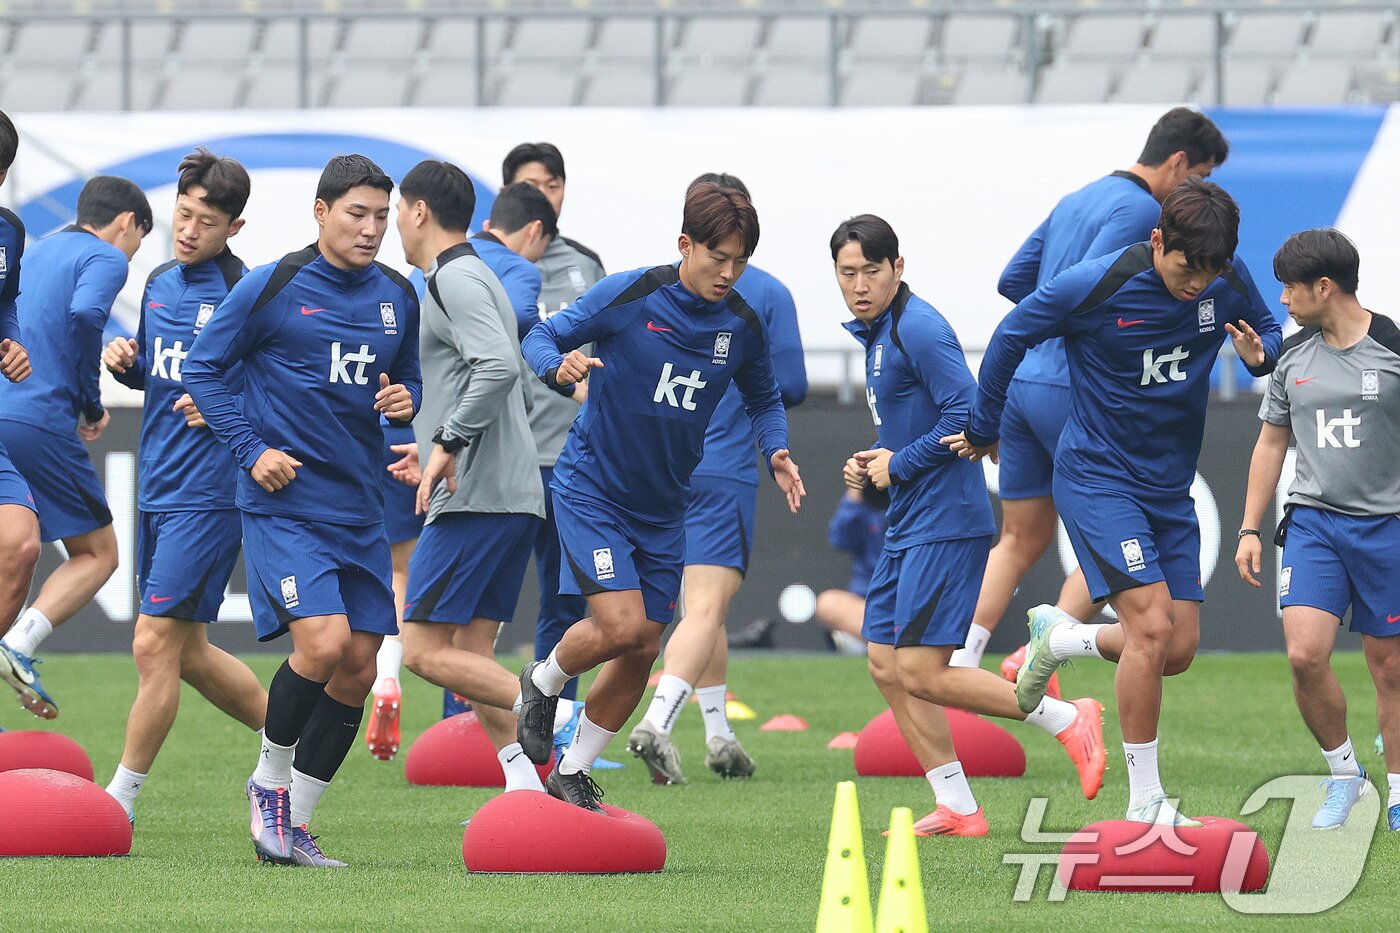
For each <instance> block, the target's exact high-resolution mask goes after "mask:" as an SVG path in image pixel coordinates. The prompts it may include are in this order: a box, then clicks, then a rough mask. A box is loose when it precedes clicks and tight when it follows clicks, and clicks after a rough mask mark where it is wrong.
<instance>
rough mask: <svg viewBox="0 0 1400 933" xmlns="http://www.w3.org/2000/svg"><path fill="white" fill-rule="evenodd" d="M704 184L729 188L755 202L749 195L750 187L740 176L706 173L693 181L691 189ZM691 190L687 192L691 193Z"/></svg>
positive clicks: (726, 173) (725, 173) (724, 173)
mask: <svg viewBox="0 0 1400 933" xmlns="http://www.w3.org/2000/svg"><path fill="white" fill-rule="evenodd" d="M704 182H709V183H710V184H712V185H719V186H720V187H721V188H728V189H729V190H730V191H737V192H739V193H740V194H742V195H743V196H744V197H746V198H748V199H749V201H750V202H752V201H753V195H751V194H749V187H748V185H746V184H744V183H743V182H742V181H740V180H739V176H738V175H730V174H729V173H728V172H706V173H705V174H703V175H701V176H700V177H698V178H696V179H695V180H694V181H692V182H691V183H690V188H694V187H695V186H696V185H699V184H703V183H704ZM690 188H687V189H686V190H687V191H689V190H690Z"/></svg>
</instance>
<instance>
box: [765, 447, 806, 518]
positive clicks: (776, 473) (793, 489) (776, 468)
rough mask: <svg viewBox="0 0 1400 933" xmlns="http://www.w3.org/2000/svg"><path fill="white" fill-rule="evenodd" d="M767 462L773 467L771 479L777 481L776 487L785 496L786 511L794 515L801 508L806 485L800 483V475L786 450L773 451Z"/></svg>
mask: <svg viewBox="0 0 1400 933" xmlns="http://www.w3.org/2000/svg"><path fill="white" fill-rule="evenodd" d="M768 463H769V465H770V466H772V467H773V479H774V480H776V481H777V483H778V488H779V489H781V490H782V491H783V495H785V496H787V504H788V511H790V512H792V514H794V515H796V514H797V512H798V510H799V509H801V508H802V497H803V496H805V495H807V487H805V486H803V485H802V476H801V474H799V473H798V472H797V464H796V463H794V462H793V460H792V454H791V453H789V452H788V451H786V450H777V451H774V452H773V456H772V458H771V459H770V460H769V461H768Z"/></svg>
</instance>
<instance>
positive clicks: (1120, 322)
mask: <svg viewBox="0 0 1400 933" xmlns="http://www.w3.org/2000/svg"><path fill="white" fill-rule="evenodd" d="M1146 323H1147V318H1139V319H1138V320H1136V321H1125V320H1123V319H1122V318H1121V317H1120V318H1119V319H1118V326H1119V327H1132V326H1133V325H1134V324H1146Z"/></svg>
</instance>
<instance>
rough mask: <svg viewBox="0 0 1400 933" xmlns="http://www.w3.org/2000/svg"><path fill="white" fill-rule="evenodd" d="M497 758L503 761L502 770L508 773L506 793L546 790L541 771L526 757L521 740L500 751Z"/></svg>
mask: <svg viewBox="0 0 1400 933" xmlns="http://www.w3.org/2000/svg"><path fill="white" fill-rule="evenodd" d="M496 760H497V761H499V762H500V763H501V770H502V771H504V772H505V775H506V793H509V792H511V791H513V790H540V791H542V790H544V785H543V784H541V783H540V773H539V772H538V771H536V770H535V766H534V765H533V764H531V763H530V759H529V758H526V757H525V752H524V750H522V749H521V747H520V743H519V742H512V743H510V744H509V745H507V746H506V747H505V748H503V749H501V750H500V751H498V752H497V753H496Z"/></svg>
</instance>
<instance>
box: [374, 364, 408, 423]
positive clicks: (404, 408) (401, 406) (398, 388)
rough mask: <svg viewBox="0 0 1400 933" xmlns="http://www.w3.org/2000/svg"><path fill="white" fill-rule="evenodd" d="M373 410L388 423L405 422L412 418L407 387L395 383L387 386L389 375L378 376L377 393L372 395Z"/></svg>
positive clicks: (381, 374)
mask: <svg viewBox="0 0 1400 933" xmlns="http://www.w3.org/2000/svg"><path fill="white" fill-rule="evenodd" d="M374 410H375V411H377V412H379V413H380V414H381V415H383V416H384V417H385V418H388V419H389V420H390V421H407V420H409V419H410V418H412V417H413V396H411V395H409V394H408V387H407V386H403V385H399V384H398V383H397V382H396V383H394V384H393V385H390V384H389V374H388V373H380V374H379V391H378V392H376V393H375V395H374Z"/></svg>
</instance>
